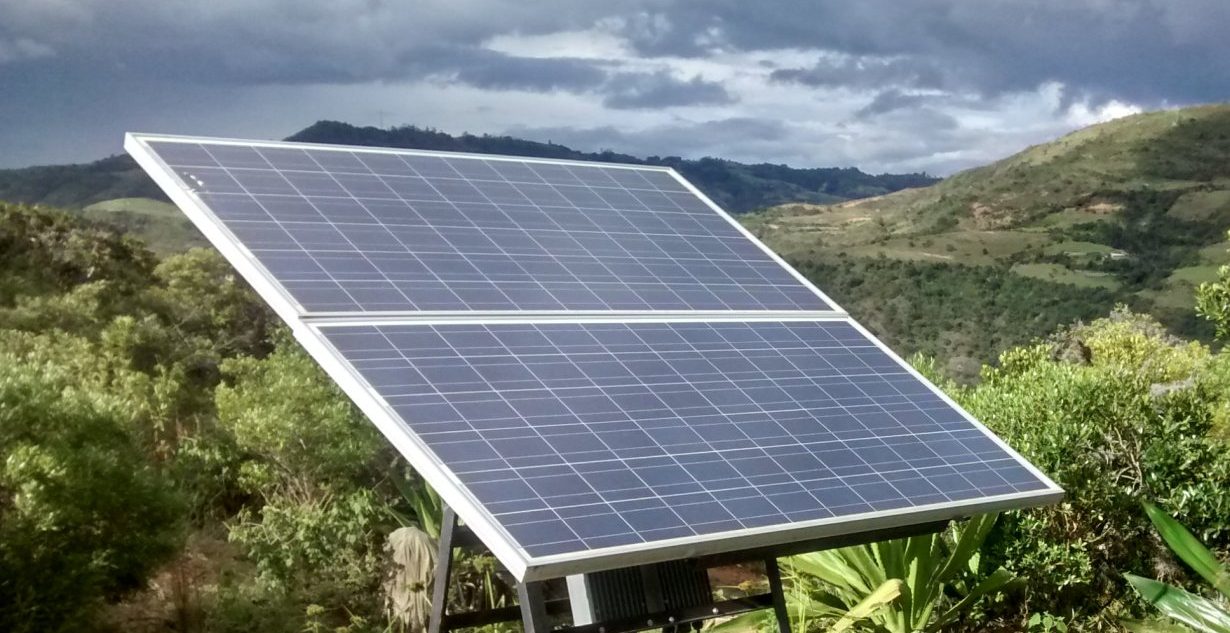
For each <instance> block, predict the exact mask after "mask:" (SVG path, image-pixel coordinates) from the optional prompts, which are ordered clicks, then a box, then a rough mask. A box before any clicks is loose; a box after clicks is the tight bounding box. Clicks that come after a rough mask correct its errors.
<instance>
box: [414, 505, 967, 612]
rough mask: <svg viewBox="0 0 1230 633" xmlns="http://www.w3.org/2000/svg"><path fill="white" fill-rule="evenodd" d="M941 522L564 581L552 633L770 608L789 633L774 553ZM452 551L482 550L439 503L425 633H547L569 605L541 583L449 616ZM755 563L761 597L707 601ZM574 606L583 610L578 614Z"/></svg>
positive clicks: (925, 528) (904, 532) (895, 534)
mask: <svg viewBox="0 0 1230 633" xmlns="http://www.w3.org/2000/svg"><path fill="white" fill-rule="evenodd" d="M945 525H946V522H936V523H929V524H923V525H914V526H904V527H900V528H892V529H887V530H881V531H877V532H873V533H865V534H857V535H844V536H840V537H829V538H825V539H818V540H815V541H801V542H797V543H790V544H786V545H779V546H776V547H772V548H760V549H755V550H746V551H742V552H728V553H724V554H717V555H712V556H705V557H701V558H697V559H691V560H678V561H668V562H664V563H653V564H646V565H638V566H635V567H628V568H623V569H613V570H610V571H602V572H596V573H592V574H586V575H584V576H578V577H572V578H569V580H568V587H569V593H570V594H573V593H575V594H577V595H576V596H575V597H576V598H577V599H578V600H577V601H576V603H575V604H572V605H571V606H572V608H573V623H574V624H573V625H572V626H567V627H562V628H559V629H558V632H559V633H632V632H635V631H646V630H649V629H661V630H662V631H664V632H667V633H683V632H684V631H688V630H689V629H691V630H697V631H699V630H700V626H701V624H702V623H703V622H704V621H706V620H711V619H713V618H721V617H729V616H734V615H738V614H741V613H747V612H748V611H757V610H760V609H773V614H774V616H775V617H776V620H777V629H778V631H779V633H790V614H789V612H788V611H787V609H786V596H785V591H784V589H783V587H782V576H781V569H780V567H779V566H778V563H777V559H778V557H779V556H790V555H792V554H799V553H803V552H815V551H821V550H825V549H831V548H834V547H845V546H847V545H856V544H860V543H868V542H872V541H879V540H885V539H891V538H900V537H903V536H914V535H917V534H926V533H930V532H935V531H937V530H940V529H943V527H944V526H945ZM458 547H462V548H470V549H482V547H483V546H482V543H481V542H480V541H479V540H478V538H476V537H475V536H474V533H473V532H471V531H470V530H468V529H467V528H465V527H464V526H462V525H459V524H458V522H457V515H456V514H454V513H453V510H452V509H451V508H449V507H447V506H446V507H445V508H444V519H443V521H442V522H441V524H440V547H439V554H438V556H437V559H436V575H435V586H434V587H432V600H431V616H430V620H429V622H428V626H427V631H428V633H448V632H449V631H453V630H455V629H461V628H470V627H478V626H484V625H488V624H495V623H498V622H515V621H517V620H521V621H522V622H523V623H524V625H525V631H526V633H548V632H549V631H551V630H552V617H553V616H557V615H559V614H562V613H566V612H567V610H568V607H569V606H570V605H569V600H567V599H552V600H548V599H547V597H546V593H547V592H546V591H545V586H546V582H545V581H530V582H522V583H520V584H518V585H517V601H518V602H519V603H520V604H519V605H517V606H513V607H501V608H498V609H489V610H486V611H475V612H470V613H448V612H447V605H448V588H449V582H450V574H451V572H452V567H453V554H454V550H455V549H456V548H458ZM757 559H759V560H763V561H764V568H765V575H766V576H768V579H769V591H768V593H762V594H757V595H752V596H745V597H743V598H735V599H732V600H720V601H714V600H713V592H712V589H711V587H710V585H709V580H708V572H707V570H708V569H709V568H712V567H718V566H721V565H729V564H731V563H736V562H746V561H749V560H757ZM578 609H580V610H581V611H583V612H578Z"/></svg>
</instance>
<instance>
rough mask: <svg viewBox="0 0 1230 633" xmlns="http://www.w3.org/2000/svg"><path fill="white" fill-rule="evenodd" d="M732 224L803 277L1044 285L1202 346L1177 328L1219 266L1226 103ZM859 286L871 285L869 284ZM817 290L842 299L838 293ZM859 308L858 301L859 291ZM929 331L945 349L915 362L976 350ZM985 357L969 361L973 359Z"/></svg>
mask: <svg viewBox="0 0 1230 633" xmlns="http://www.w3.org/2000/svg"><path fill="white" fill-rule="evenodd" d="M744 222H745V223H746V225H747V226H748V227H749V228H751V229H752V230H753V231H754V232H755V233H757V234H758V235H760V236H761V237H762V238H764V239H765V240H766V241H767V242H768V243H769V244H770V245H771V246H773V247H774V248H775V249H777V250H778V251H779V252H781V253H782V254H783V255H784V256H785V257H787V258H788V259H791V260H793V261H794V262H796V263H797V264H799V265H800V266H803V267H813V268H823V269H831V268H832V267H834V266H837V267H838V268H839V269H843V270H844V269H847V268H849V267H850V266H858V267H861V269H864V270H873V269H877V267H874V266H873V267H870V268H868V267H867V265H866V263H865V261H864V260H867V259H869V258H870V259H879V258H883V260H885V261H888V262H894V263H895V264H886V265H885V266H890V267H891V266H893V265H897V266H899V265H902V264H905V263H910V264H911V265H914V266H930V267H932V268H933V272H932V273H930V274H933V275H934V274H940V275H943V274H946V273H947V274H951V275H954V276H959V275H966V274H968V271H969V270H973V271H975V272H978V271H981V274H984V275H988V276H1002V275H1005V274H1006V275H1008V276H1009V277H1011V278H1014V279H1013V281H1014V282H1017V281H1024V282H1029V283H1035V282H1036V283H1040V284H1045V285H1049V286H1050V287H1054V288H1055V291H1054V293H1052V295H1053V296H1058V295H1059V294H1061V292H1060V290H1058V288H1059V287H1066V288H1076V289H1080V290H1081V292H1083V293H1085V294H1086V296H1088V297H1089V299H1090V301H1095V302H1097V303H1106V302H1126V303H1129V304H1132V305H1134V306H1136V307H1137V308H1139V309H1143V310H1148V311H1151V312H1153V313H1154V314H1156V315H1157V316H1159V317H1160V318H1162V319H1163V320H1164V321H1166V322H1167V323H1168V325H1170V326H1171V327H1172V328H1173V329H1175V330H1178V331H1181V332H1183V333H1185V334H1188V335H1194V336H1203V335H1207V332H1206V331H1204V330H1202V329H1201V326H1200V324H1199V323H1197V322H1196V321H1195V320H1194V319H1192V318H1191V306H1192V295H1193V291H1194V287H1195V285H1197V284H1198V283H1199V282H1200V281H1204V280H1207V279H1210V278H1212V277H1213V276H1214V274H1215V271H1216V267H1217V265H1219V264H1221V263H1226V262H1227V261H1230V258H1228V257H1227V254H1226V247H1227V243H1226V242H1225V239H1226V238H1225V236H1226V230H1227V228H1230V105H1211V106H1201V107H1195V108H1187V109H1181V110H1171V111H1163V112H1152V113H1146V114H1139V115H1135V116H1130V117H1125V118H1122V119H1118V120H1115V121H1111V122H1108V123H1104V124H1100V125H1095V126H1092V127H1089V128H1086V129H1083V130H1079V131H1077V132H1074V133H1072V134H1069V135H1067V136H1064V137H1062V138H1060V139H1058V140H1056V141H1053V142H1050V143H1046V144H1042V145H1037V146H1034V147H1030V148H1028V149H1026V150H1024V151H1022V152H1020V153H1018V154H1016V155H1014V156H1011V157H1008V158H1006V159H1004V160H1001V161H998V162H996V163H993V164H991V165H987V166H984V167H979V168H976V169H971V170H969V171H965V172H962V173H959V174H956V175H954V176H952V177H950V178H948V179H946V180H944V181H943V182H940V183H938V184H936V185H933V186H931V187H926V188H921V189H913V190H908V191H900V192H896V193H892V194H888V195H884V196H878V197H874V198H869V199H865V200H858V201H853V202H845V203H839V204H832V205H810V204H787V205H782V206H778V207H776V208H773V209H770V210H767V211H765V212H763V213H757V214H753V215H749V216H745V217H744ZM958 266H959V267H960V270H961V271H963V272H960V273H958V272H955V271H956V270H957V269H958ZM880 268H883V266H881V267H880ZM830 272H832V271H830ZM894 274H895V273H894ZM818 281H819V282H820V283H821V284H822V285H823V281H822V280H818ZM889 285H890V286H891V284H889ZM861 286H862V287H863V288H869V289H874V288H883V287H885V286H884V285H877V284H876V283H875V280H873V279H868V280H866V282H865V283H863V284H861ZM1044 287H1047V286H1044ZM826 288H828V287H826ZM831 291H832V292H833V293H834V294H835V295H836V297H835V298H836V299H838V300H839V301H840V300H841V299H842V297H841V295H842V293H843V291H842V288H840V287H833V288H831ZM907 292H908V290H907ZM906 296H908V295H906ZM852 298H853V297H852ZM905 298H906V297H903V296H902V295H896V296H894V297H891V299H892V300H893V301H883V302H879V303H877V304H876V305H868V306H866V308H865V309H866V310H867V313H866V314H863V315H860V316H863V317H864V318H867V319H868V320H869V321H873V322H874V321H877V320H881V321H884V320H886V317H885V314H884V311H885V310H886V309H887V308H886V306H888V305H892V304H893V302H898V303H899V302H901V301H903V300H905ZM914 299H915V300H916V301H917V302H920V303H923V304H925V303H927V301H928V300H927V298H924V297H915V298H914ZM955 299H957V300H959V298H955ZM859 300H860V301H861V302H866V301H867V295H866V293H863V294H860V295H859ZM970 301H972V302H973V303H978V300H977V298H970ZM850 307H851V309H852V310H853V306H850ZM971 309H972V308H971ZM1026 309H1029V308H1028V307H1026ZM1033 309H1034V310H1037V311H1043V312H1045V311H1046V308H1044V307H1042V306H1037V307H1035V308H1033ZM922 312H923V313H926V312H927V311H926V310H923V311H922ZM933 312H934V311H933ZM937 314H938V313H937ZM937 319H938V320H939V322H940V324H941V326H944V327H947V331H949V332H950V337H951V338H952V339H953V340H952V341H951V342H950V343H949V344H948V345H945V346H942V347H941V348H940V349H931V350H928V351H933V352H936V353H940V354H946V353H955V355H962V351H963V350H964V351H965V352H974V350H976V349H978V348H980V347H981V346H980V345H977V344H974V343H973V341H970V340H967V341H966V342H964V343H962V342H961V341H960V339H962V338H965V339H977V338H985V336H983V335H982V334H980V333H979V332H978V331H977V328H976V327H975V326H974V325H973V324H972V323H971V322H964V323H963V322H962V321H961V319H959V318H954V319H951V320H949V319H944V318H941V317H939V316H937ZM1027 329H1037V330H1038V331H1039V332H1041V331H1046V330H1045V329H1042V328H1027ZM888 335H889V338H890V339H892V338H893V337H894V333H892V332H889V333H888ZM896 336H897V338H898V339H901V338H902V337H906V336H907V334H906V333H904V332H898V333H896ZM1005 342H1007V343H1012V342H1015V341H1005ZM998 347H1002V342H1001V345H999V346H997V348H998ZM907 348H908V347H907ZM916 349H917V348H916ZM992 351H993V350H987V351H985V352H981V353H978V352H974V353H978V354H979V355H983V357H981V358H978V360H987V359H986V358H985V356H984V354H986V353H991V352H992Z"/></svg>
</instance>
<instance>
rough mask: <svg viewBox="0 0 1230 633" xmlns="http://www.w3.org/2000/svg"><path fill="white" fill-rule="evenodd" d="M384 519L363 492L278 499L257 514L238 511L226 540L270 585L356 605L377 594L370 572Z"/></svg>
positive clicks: (377, 562) (378, 502)
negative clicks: (241, 552) (352, 602)
mask: <svg viewBox="0 0 1230 633" xmlns="http://www.w3.org/2000/svg"><path fill="white" fill-rule="evenodd" d="M384 516H385V515H384V507H383V502H382V501H381V500H380V499H379V498H378V497H377V496H376V494H375V493H374V492H372V491H368V490H356V491H352V492H348V493H345V494H322V495H319V496H317V497H315V498H310V499H303V500H297V499H293V498H291V497H289V496H279V497H277V498H274V499H270V500H268V501H266V502H265V504H264V506H262V507H261V508H260V510H258V511H252V510H248V509H245V510H243V511H241V512H240V514H239V516H238V517H237V518H236V520H235V521H234V522H233V524H232V525H231V528H230V538H231V540H232V541H233V542H235V543H238V544H239V545H241V546H242V547H243V548H244V551H245V553H246V554H247V556H248V557H249V558H250V559H252V560H253V561H254V562H255V563H256V567H257V570H258V572H259V574H260V580H262V581H264V582H265V583H267V585H269V586H270V587H274V588H277V589H307V590H310V591H311V592H312V595H313V596H315V597H318V598H323V597H325V596H327V597H331V598H333V599H334V600H337V599H339V598H340V599H341V600H343V601H351V600H354V599H355V598H358V599H359V600H360V601H362V600H364V595H365V594H366V595H367V596H372V597H374V596H375V594H376V593H377V592H378V581H379V575H378V574H374V573H372V572H373V571H374V570H378V569H380V568H381V563H380V551H381V546H382V541H383V538H384V537H383V534H384V532H385V527H386V526H385V525H383V524H382V520H383V519H384ZM330 594H336V595H330ZM366 599H367V600H371V599H372V598H371V597H368V598H366ZM368 610H369V611H370V610H372V608H371V607H369V609H368Z"/></svg>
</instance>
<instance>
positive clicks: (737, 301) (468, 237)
mask: <svg viewBox="0 0 1230 633" xmlns="http://www.w3.org/2000/svg"><path fill="white" fill-rule="evenodd" d="M147 145H148V148H149V150H150V151H151V152H152V153H153V154H154V155H156V156H157V157H158V158H160V159H161V160H162V161H163V162H164V163H165V164H166V165H167V166H169V168H170V172H172V173H173V174H174V175H175V177H176V178H177V180H178V183H177V184H178V185H179V186H181V187H184V188H187V189H189V190H191V191H192V192H193V194H194V196H195V198H196V200H198V201H199V202H200V203H201V204H202V205H203V206H204V207H205V208H207V209H208V211H209V212H210V213H211V214H212V216H213V218H216V221H218V222H220V223H221V224H223V225H225V227H226V228H227V229H228V230H229V231H230V233H231V234H232V235H233V236H234V238H235V239H236V240H237V241H238V242H239V243H240V244H242V245H243V246H244V247H246V249H247V251H248V252H250V253H251V255H252V256H253V257H254V258H255V259H256V261H258V262H259V263H260V265H261V266H263V267H264V268H265V269H266V270H267V271H268V274H269V275H270V276H272V277H273V278H274V279H276V281H277V282H278V283H279V284H280V285H281V286H282V287H283V288H284V290H285V292H286V293H287V294H289V295H290V296H291V297H292V298H293V299H294V301H295V302H296V303H297V304H298V306H300V311H301V312H306V313H331V312H364V313H377V312H404V311H420V312H421V311H480V312H481V311H501V310H503V311H527V310H531V311H609V310H637V311H640V310H653V311H658V310H671V311H677V310H826V311H827V310H833V309H834V308H833V306H832V305H830V304H829V303H828V302H827V301H826V300H825V299H824V298H823V297H822V296H821V295H820V294H819V293H818V292H817V291H816V290H815V289H814V288H813V287H811V286H810V285H809V284H808V283H807V282H805V281H804V280H803V279H802V278H801V277H799V276H798V275H797V274H796V273H794V272H793V271H792V270H790V269H789V268H787V267H786V266H784V265H783V264H782V263H781V262H780V261H779V260H777V259H776V258H775V257H774V256H773V255H772V254H771V253H770V252H769V251H767V250H766V249H765V248H764V247H763V246H761V245H760V244H759V243H757V242H755V241H754V240H753V239H751V238H750V237H749V235H748V234H746V233H745V232H744V231H743V230H742V229H741V228H740V227H738V226H737V224H735V223H734V222H733V221H732V220H731V219H730V218H728V217H727V216H725V214H723V213H721V212H720V211H718V210H717V209H716V208H715V207H713V206H711V205H710V204H709V203H707V202H706V201H704V200H703V199H702V198H700V197H699V196H698V195H697V194H696V193H695V192H693V191H692V190H690V189H689V188H688V187H687V186H685V184H684V183H682V182H681V181H680V180H679V179H677V178H676V177H674V175H672V174H671V173H670V172H669V171H667V170H664V169H661V168H649V167H644V168H643V167H632V166H625V165H608V164H600V163H550V162H541V161H534V160H532V159H524V160H521V159H506V158H498V157H497V158H489V157H472V156H455V155H450V156H447V157H442V156H439V155H429V154H423V153H421V152H413V151H391V150H382V149H370V150H367V149H361V148H329V147H320V146H296V145H290V144H250V145H236V144H233V143H229V142H217V141H208V140H200V139H198V140H191V141H183V140H151V141H149V142H148V143H147Z"/></svg>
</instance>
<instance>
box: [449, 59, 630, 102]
mask: <svg viewBox="0 0 1230 633" xmlns="http://www.w3.org/2000/svg"><path fill="white" fill-rule="evenodd" d="M473 57H475V58H476V59H471V60H469V63H463V64H458V66H459V67H458V68H457V70H456V74H455V75H454V78H455V79H457V80H458V81H461V82H464V83H466V84H469V85H471V86H476V87H479V88H491V89H494V90H533V91H539V92H549V91H552V90H568V91H581V90H588V89H592V88H597V87H598V86H600V85H602V84H603V83H604V82H605V81H606V79H607V76H608V75H607V71H606V70H605V69H603V67H602V65H601V64H596V63H594V62H593V61H592V60H584V59H570V58H541V57H513V56H509V55H501V54H498V53H487V54H482V55H475V56H473Z"/></svg>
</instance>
